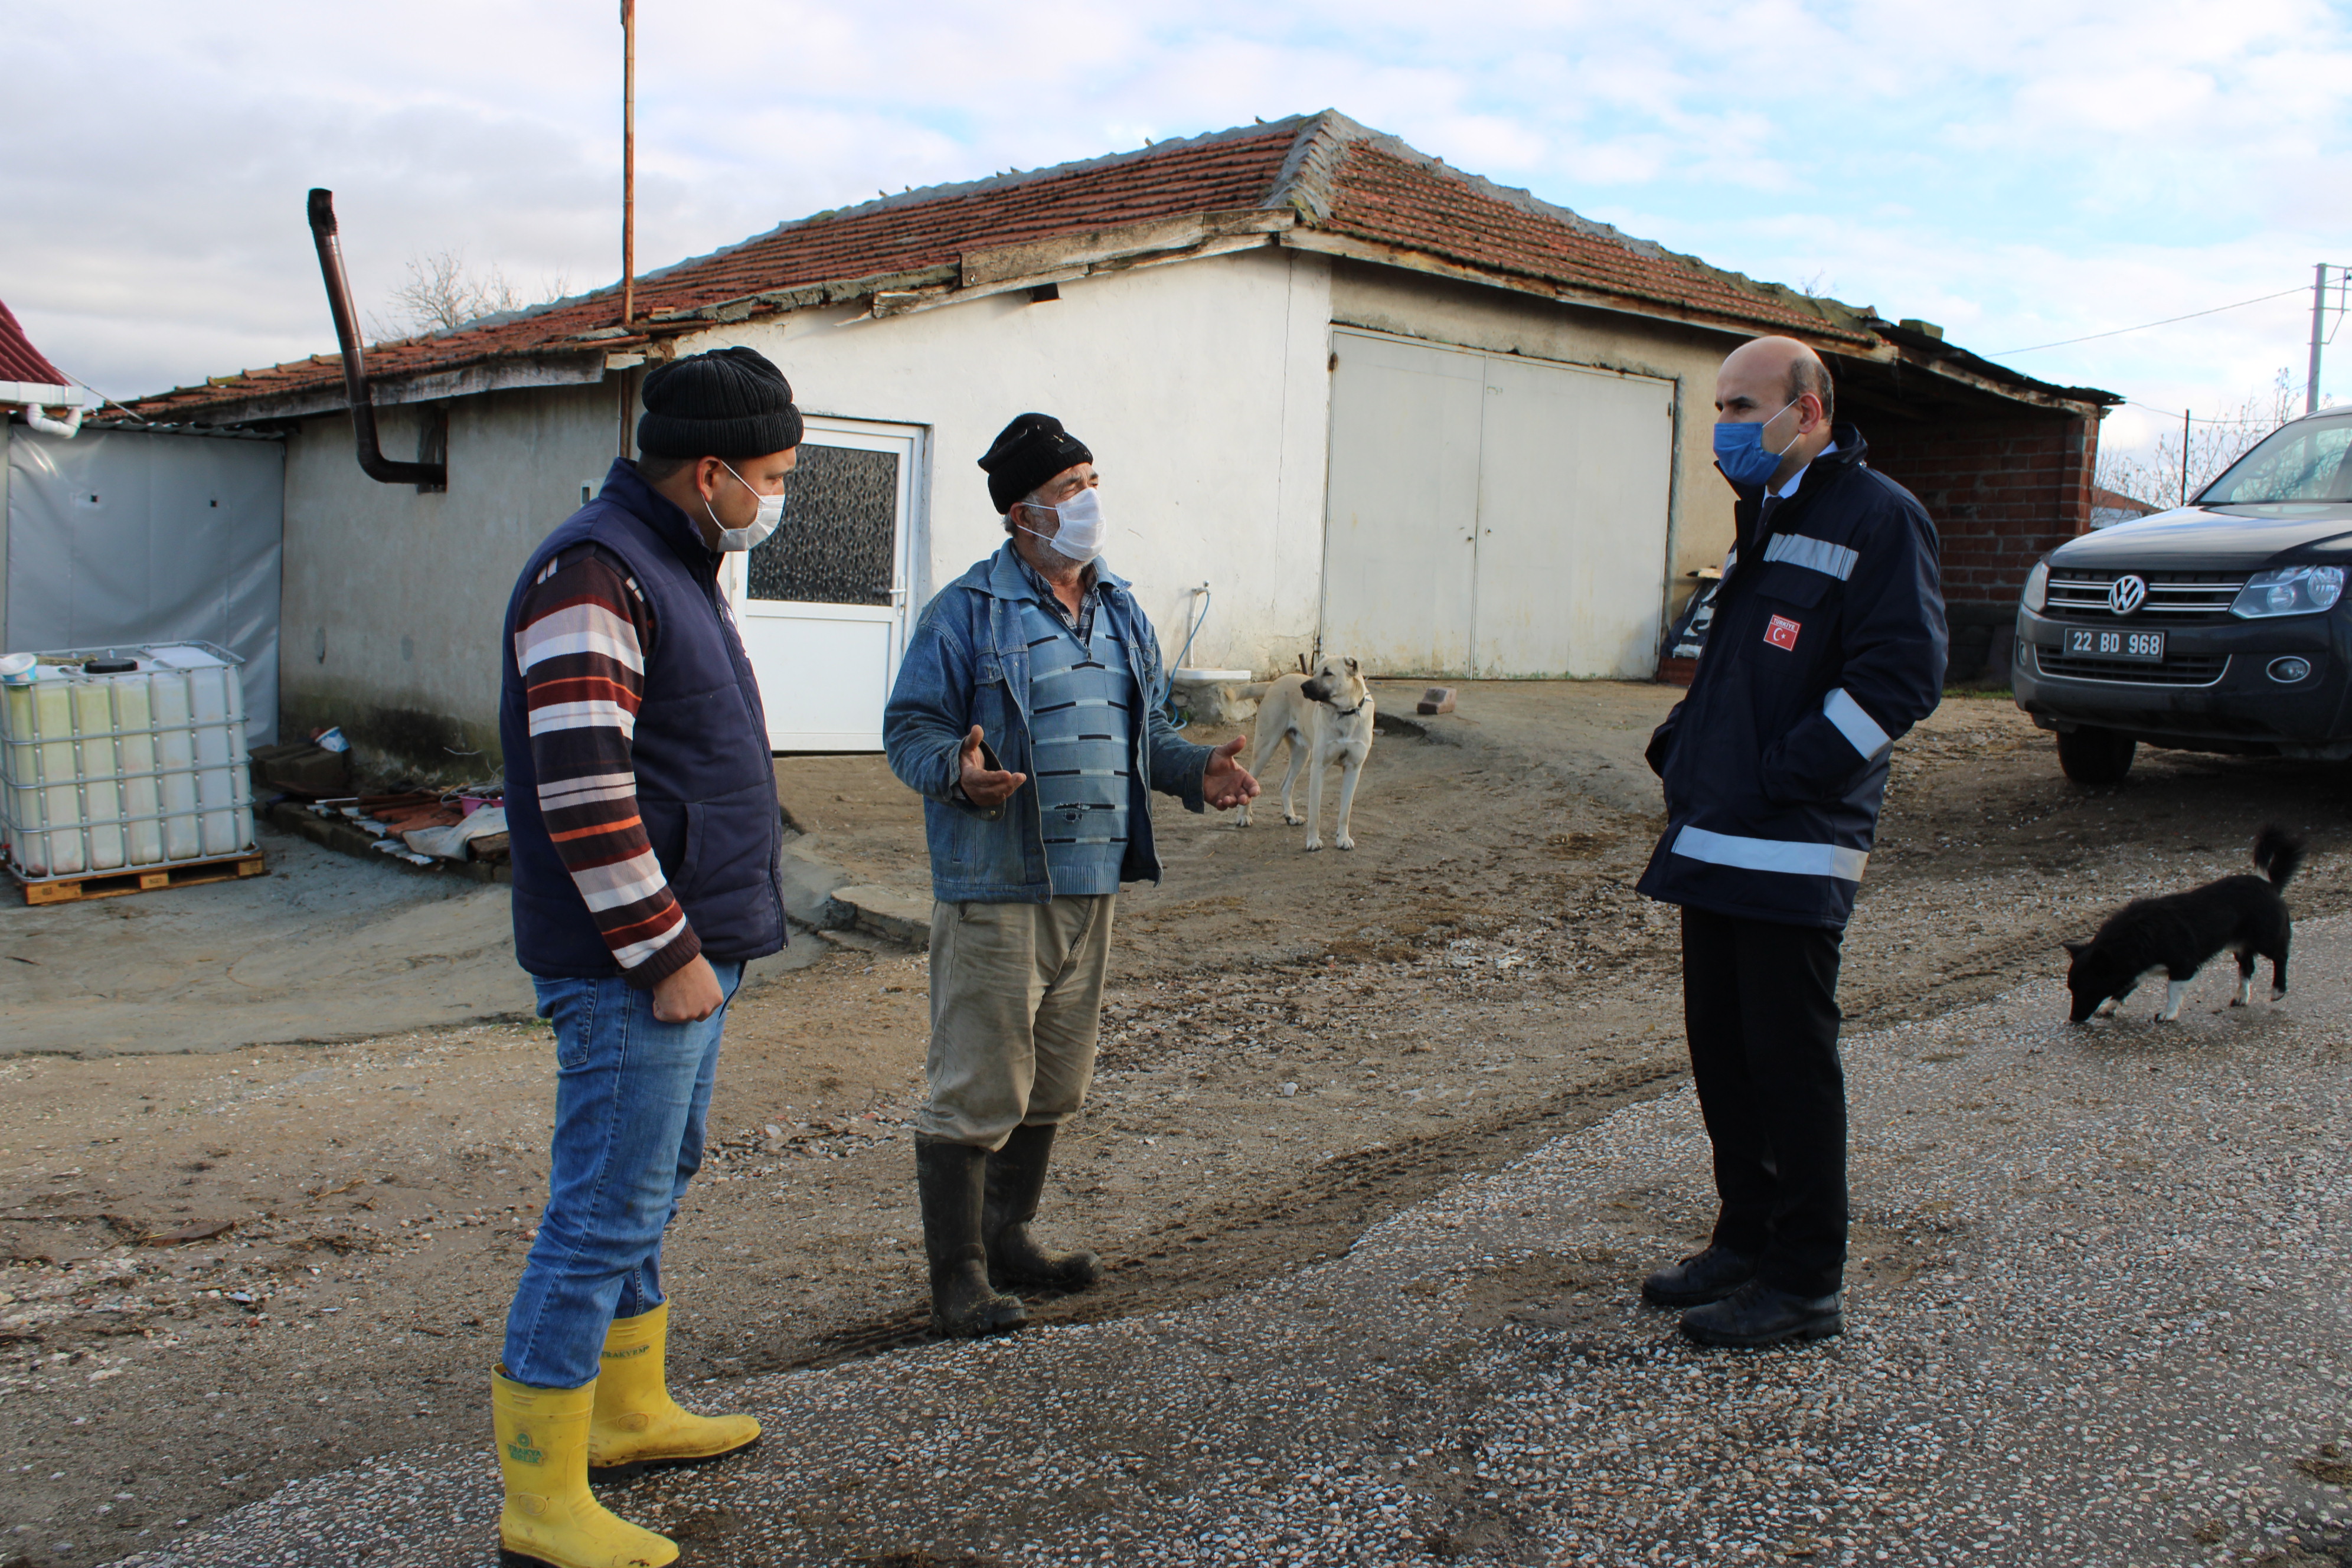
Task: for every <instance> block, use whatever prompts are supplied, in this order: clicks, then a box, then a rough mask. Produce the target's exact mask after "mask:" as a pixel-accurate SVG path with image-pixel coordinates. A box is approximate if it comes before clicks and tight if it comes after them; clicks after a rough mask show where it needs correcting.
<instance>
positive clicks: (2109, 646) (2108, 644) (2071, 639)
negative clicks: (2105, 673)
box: [2066, 626, 2164, 664]
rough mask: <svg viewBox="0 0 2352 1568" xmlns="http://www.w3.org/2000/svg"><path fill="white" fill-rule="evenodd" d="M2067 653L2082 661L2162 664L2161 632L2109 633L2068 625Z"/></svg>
mask: <svg viewBox="0 0 2352 1568" xmlns="http://www.w3.org/2000/svg"><path fill="white" fill-rule="evenodd" d="M2066 652H2067V654H2068V655H2069V656H2070V657H2075V656H2079V657H2081V658H2120V659H2126V660H2128V661H2130V662H2132V663H2134V664H2162V663H2163V662H2164V634H2163V633H2162V632H2111V631H2105V630H2103V629H2101V628H2099V627H2096V626H2068V627H2067V628H2066Z"/></svg>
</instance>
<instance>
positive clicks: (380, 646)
mask: <svg viewBox="0 0 2352 1568" xmlns="http://www.w3.org/2000/svg"><path fill="white" fill-rule="evenodd" d="M421 417H422V416H421V414H420V412H419V411H418V410H416V409H413V408H386V409H381V410H379V411H378V421H379V424H380V425H381V426H382V430H383V449H384V452H385V455H386V456H388V457H393V458H408V457H412V456H414V455H415V450H416V438H417V431H418V427H419V424H420V420H421ZM619 428H620V426H619V413H618V388H617V386H616V385H615V384H614V383H613V382H607V383H606V384H604V385H603V386H601V387H599V386H583V387H560V388H550V389H545V390H532V391H521V392H501V393H492V394H489V395H484V396H479V397H470V398H464V399H460V400H458V401H457V402H455V403H453V404H451V405H449V489H448V491H447V493H446V494H443V495H419V494H417V493H416V489H415V486H413V485H385V484H378V483H376V482H375V481H374V480H373V479H369V478H368V477H367V476H366V475H364V474H362V472H360V468H359V463H358V461H357V460H356V458H354V457H353V456H352V425H351V420H350V417H349V416H345V415H341V414H337V415H331V416H320V417H318V418H314V419H306V420H304V421H302V423H301V426H300V428H299V430H298V431H297V432H296V433H295V435H294V436H293V437H291V438H290V439H289V441H288V442H287V447H286V555H285V567H284V571H285V576H284V587H283V595H284V596H283V600H282V605H283V620H282V623H281V624H282V638H281V642H280V645H279V649H280V651H279V661H278V669H279V679H280V691H281V694H282V695H281V698H280V711H281V712H282V713H283V715H284V716H285V719H286V723H287V728H286V731H285V733H286V734H287V736H288V737H289V738H292V737H294V736H298V735H307V734H308V733H309V732H310V730H311V729H312V728H315V727H317V726H320V725H325V724H341V725H344V726H346V727H347V728H348V730H349V731H350V732H351V733H352V736H353V738H354V739H355V740H356V741H358V742H360V743H361V746H362V754H363V756H366V755H371V754H372V755H374V756H379V757H380V756H383V755H385V754H390V755H391V756H393V757H395V758H397V759H398V762H399V764H400V765H402V766H404V767H410V768H415V767H419V766H423V765H425V764H432V765H435V766H436V767H437V768H438V769H439V771H440V772H441V773H443V774H444V775H445V776H448V777H467V776H473V777H479V776H483V775H485V774H488V773H495V772H496V770H497V767H498V763H499V759H498V710H499V625H500V621H501V619H502V618H503V616H504V615H505V613H506V604H507V595H509V592H511V591H512V589H513V587H514V581H515V575H516V574H517V573H519V572H520V571H521V570H522V563H523V562H524V561H525V560H526V559H527V558H529V556H530V552H531V550H532V548H533V547H534V546H535V545H537V544H538V542H540V541H541V539H543V538H545V537H546V536H547V534H548V532H549V531H551V530H552V529H553V528H554V527H555V525H556V524H557V523H559V522H562V521H563V520H564V519H565V518H566V517H569V516H570V515H571V514H572V512H573V511H575V510H578V509H579V506H580V487H581V486H582V485H583V484H598V483H601V482H602V481H603V479H604V470H605V469H606V468H608V467H610V466H611V464H612V460H613V456H614V449H615V447H616V444H617V436H618V431H619ZM466 752H481V753H483V754H482V755H479V756H467V755H464V754H462V753H466Z"/></svg>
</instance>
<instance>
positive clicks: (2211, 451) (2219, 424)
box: [2093, 370, 2294, 507]
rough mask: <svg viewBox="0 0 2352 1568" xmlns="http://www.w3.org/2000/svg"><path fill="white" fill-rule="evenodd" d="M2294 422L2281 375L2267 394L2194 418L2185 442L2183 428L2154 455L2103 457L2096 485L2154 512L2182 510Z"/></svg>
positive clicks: (2171, 433)
mask: <svg viewBox="0 0 2352 1568" xmlns="http://www.w3.org/2000/svg"><path fill="white" fill-rule="evenodd" d="M2293 417H2294V399H2293V397H2292V396H2291V395H2290V392H2289V388H2288V384H2287V373H2286V372H2285V371H2284V370H2282V371H2280V372H2279V373H2278V379H2277V380H2276V381H2275V382H2273V383H2272V384H2271V387H2270V390H2269V391H2267V392H2257V393H2252V394H2249V395H2247V396H2246V397H2245V398H2244V399H2242V401H2241V402H2239V403H2238V404H2237V405H2235V406H2233V407H2230V408H2226V409H2224V410H2222V411H2221V413H2220V414H2219V415H2217V416H2209V417H2201V418H2200V417H2196V416H2192V417H2191V419H2190V421H2189V431H2188V437H2187V439H2186V440H2185V441H2184V440H2183V438H2182V434H2181V432H2180V431H2179V429H2178V428H2172V429H2168V431H2167V432H2166V433H2165V434H2164V435H2163V436H2161V437H2158V440H2157V443H2156V449H2155V451H2153V452H2147V451H2138V452H2129V451H2113V452H2111V451H2108V450H2106V449H2105V447H2102V448H2101V449H2100V452H2099V467H2098V472H2097V474H2096V476H2095V478H2094V479H2093V482H2094V483H2095V484H2096V485H2097V486H2098V487H2099V488H2100V489H2103V490H2112V491H2114V492H2115V493H2116V495H2121V496H2129V497H2131V498H2132V499H2133V500H2137V501H2144V502H2146V503H2147V505H2149V506H2157V507H2165V506H2178V505H2180V504H2181V503H2182V501H2183V500H2186V498H2188V497H2189V496H2193V495H2195V494H2196V493H2197V492H2198V491H2199V490H2201V489H2204V488H2205V487H2206V486H2207V485H2209V484H2211V483H2212V482H2213V481H2214V480H2215V479H2219V478H2221V471H2222V470H2223V469H2225V468H2228V467H2229V466H2230V465H2231V464H2232V463H2234V462H2236V461H2237V460H2238V459H2239V458H2242V457H2244V456H2245V455H2246V454H2247V453H2248V452H2249V451H2251V450H2252V449H2253V446H2254V443H2255V442H2257V441H2260V440H2261V439H2262V438H2263V437H2265V436H2267V435H2269V434H2270V433H2271V432H2272V431H2273V430H2275V429H2277V428H2278V427H2279V426H2282V425H2284V424H2285V423H2286V422H2287V421H2288V420H2289V419H2291V418H2293Z"/></svg>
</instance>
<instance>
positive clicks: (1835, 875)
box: [1641, 338, 1946, 1345]
mask: <svg viewBox="0 0 2352 1568" xmlns="http://www.w3.org/2000/svg"><path fill="white" fill-rule="evenodd" d="M1834 396H1835V394H1834V393H1833V392H1832V388H1831V385H1830V373H1829V369H1828V367H1827V366H1825V365H1823V364H1822V362H1821V359H1820V358H1819V356H1817V355H1816V354H1815V353H1813V351H1812V350H1811V349H1810V348H1807V347H1806V346H1805V345H1804V344H1803V343H1801V342H1797V341H1796V340H1795V339H1793V338H1758V339H1756V340H1754V341H1753V342H1748V343H1744V344H1742V345H1741V346H1740V347H1738V349H1736V350H1734V351H1733V352H1732V353H1731V356H1730V357H1729V358H1727V359H1726V360H1725V361H1724V362H1723V368H1722V370H1721V371H1719V372H1718V373H1717V376H1716V384H1715V407H1716V416H1717V421H1718V423H1717V426H1716V427H1715V450H1716V466H1717V468H1721V469H1722V471H1723V477H1724V478H1725V479H1726V480H1727V481H1728V482H1729V483H1730V485H1731V488H1732V489H1733V490H1734V492H1736V493H1737V495H1738V504H1737V506H1736V507H1735V509H1734V516H1735V518H1736V519H1737V522H1738V539H1737V542H1735V543H1734V545H1733V548H1732V552H1731V558H1730V560H1729V561H1727V563H1725V570H1724V577H1723V584H1722V586H1721V587H1720V588H1718V589H1717V592H1716V596H1715V618H1714V622H1713V624H1712V625H1711V626H1708V628H1707V634H1706V647H1705V649H1704V651H1703V652H1702V653H1701V654H1700V656H1699V663H1698V673H1697V675H1696V677H1695V678H1694V679H1692V681H1691V689H1690V695H1689V696H1688V697H1686V698H1685V699H1684V700H1683V701H1682V702H1681V703H1680V704H1679V705H1677V706H1676V707H1675V710H1674V711H1673V712H1672V713H1670V714H1668V715H1667V716H1666V721H1665V722H1664V724H1661V725H1660V726H1658V731H1657V733H1656V734H1655V735H1654V736H1653V737H1652V738H1651V741H1650V748H1649V758H1650V765H1651V766H1652V767H1653V768H1654V769H1656V770H1657V772H1658V774H1659V776H1660V778H1661V779H1663V780H1664V784H1665V794H1666V831H1665V836H1664V837H1662V838H1660V839H1659V840H1658V847H1657V849H1656V851H1655V852H1654V854H1653V855H1652V856H1651V858H1650V866H1649V869H1648V870H1647V871H1646V872H1644V873H1643V877H1642V881H1641V890H1642V891H1643V892H1644V893H1647V894H1648V895H1649V896H1650V897H1652V898H1654V899H1662V900H1664V901H1666V902H1667V903H1671V904H1680V905H1681V906H1682V910H1683V1018H1684V1024H1685V1031H1686V1033H1687V1034H1688V1036H1689V1039H1690V1056H1691V1079H1692V1081H1693V1083H1694V1084H1695V1085H1696V1087H1697V1089H1698V1101H1699V1109H1700V1110H1701V1112H1702V1113H1703V1114H1704V1115H1705V1116H1706V1131H1707V1137H1708V1139H1709V1140H1710V1141H1711V1142H1713V1144H1714V1146H1715V1185H1716V1194H1717V1199H1718V1200H1719V1203H1720V1207H1719V1208H1718V1210H1717V1219H1716V1225H1715V1236H1714V1239H1713V1243H1712V1245H1710V1246H1709V1247H1707V1248H1706V1250H1705V1251H1703V1252H1701V1253H1699V1254H1697V1255H1696V1257H1693V1258H1685V1259H1684V1260H1683V1261H1682V1262H1681V1263H1679V1264H1677V1265H1675V1267H1673V1268H1664V1269H1661V1270H1659V1271H1658V1272H1657V1273H1654V1274H1653V1275H1651V1276H1650V1277H1649V1278H1648V1279H1645V1280H1643V1282H1642V1294H1643V1296H1644V1297H1645V1298H1646V1299H1647V1300H1650V1301H1651V1302H1652V1303H1653V1304H1654V1305H1657V1306H1662V1307H1681V1308H1685V1309H1686V1310H1685V1311H1684V1313H1683V1319H1682V1328H1683V1331H1684V1332H1685V1333H1686V1334H1688V1335H1689V1336H1690V1337H1691V1338H1692V1339H1695V1340H1696V1341H1698V1342H1700V1343H1702V1344H1713V1345H1760V1344H1769V1343H1772V1342H1776V1341H1780V1340H1786V1339H1798V1338H1802V1339H1817V1338H1820V1337H1822V1336H1824V1335H1827V1334H1833V1333H1836V1332H1838V1331H1839V1330H1840V1329H1841V1328H1842V1327H1843V1315H1842V1311H1841V1307H1840V1298H1839V1287H1840V1286H1841V1284H1842V1283H1843V1277H1844V1269H1845V1237H1846V1184H1845V1077H1844V1072H1843V1068H1841V1067H1840V1065H1839V1063H1838V1049H1837V1035H1838V1007H1837V975H1838V950H1839V944H1840V942H1841V941H1842V940H1843V932H1844V931H1845V922H1846V918H1847V917H1848V916H1849V915H1851V914H1852V913H1853V897H1854V893H1855V892H1856V890H1857V889H1859V888H1860V887H1861V885H1862V873H1863V868H1864V865H1865V864H1866V863H1867V862H1868V861H1869V859H1870V848H1871V844H1872V842H1873V839H1874V837H1875V836H1876V833H1877V830H1878V813H1879V807H1880V806H1881V805H1883V804H1884V803H1885V797H1886V759H1887V753H1888V752H1890V751H1891V750H1892V749H1893V747H1894V743H1895V740H1896V739H1897V738H1898V737H1899V736H1901V735H1902V734H1903V732H1904V731H1906V730H1908V729H1910V728H1911V726H1912V725H1914V724H1916V723H1917V722H1918V721H1920V720H1922V719H1924V718H1926V717H1927V715H1928V714H1929V713H1932V712H1934V711H1935V709H1936V704H1937V701H1938V700H1940V699H1941V697H1942V695H1943V686H1944V658H1945V648H1946V640H1945V631H1944V596H1943V589H1942V585H1941V579H1940V577H1939V574H1938V571H1937V551H1936V529H1935V525H1934V524H1933V523H1932V522H1930V521H1928V519H1927V510H1926V509H1925V508H1924V507H1922V506H1921V505H1920V504H1919V503H1918V501H1917V500H1915V499H1913V497H1912V495H1911V492H1910V491H1908V490H1906V489H1904V488H1903V487H1902V486H1901V485H1898V484H1896V483H1895V481H1894V480H1893V479H1888V478H1886V477H1885V475H1884V474H1881V473H1879V472H1877V471H1876V470H1875V469H1874V468H1871V467H1870V465H1869V464H1868V463H1867V462H1865V461H1864V454H1865V452H1866V450H1867V448H1866V447H1864V442H1863V438H1862V432H1860V431H1859V430H1856V429H1855V428H1854V427H1853V426H1851V425H1833V424H1832V407H1833V399H1834Z"/></svg>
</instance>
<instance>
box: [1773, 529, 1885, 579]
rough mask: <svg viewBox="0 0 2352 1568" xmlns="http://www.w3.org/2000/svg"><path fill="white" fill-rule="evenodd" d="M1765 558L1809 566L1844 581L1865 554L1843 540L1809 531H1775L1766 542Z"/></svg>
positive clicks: (1851, 574)
mask: <svg viewBox="0 0 2352 1568" xmlns="http://www.w3.org/2000/svg"><path fill="white" fill-rule="evenodd" d="M1764 559H1765V560H1767V561H1786V562H1789V563H1792V564H1794V565H1798V566H1810V567H1811V568H1812V569H1813V570H1814V571H1816V572H1826V573H1828V574H1830V575H1831V576H1832V577H1834V578H1836V579H1837V580H1838V581H1839V582H1841V583H1843V582H1844V581H1845V580H1846V579H1847V578H1849V577H1851V576H1853V563H1855V562H1857V561H1859V560H1861V559H1862V557H1861V556H1859V555H1857V554H1855V553H1854V552H1853V551H1851V550H1849V549H1847V548H1846V547H1845V546H1844V545H1843V544H1832V543H1831V542H1829V541H1828V540H1826V539H1815V538H1813V537H1812V536H1811V535H1810V534H1804V533H1776V534H1774V535H1773V536H1772V537H1771V538H1770V539H1768V540H1766V541H1765V542H1764Z"/></svg>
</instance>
